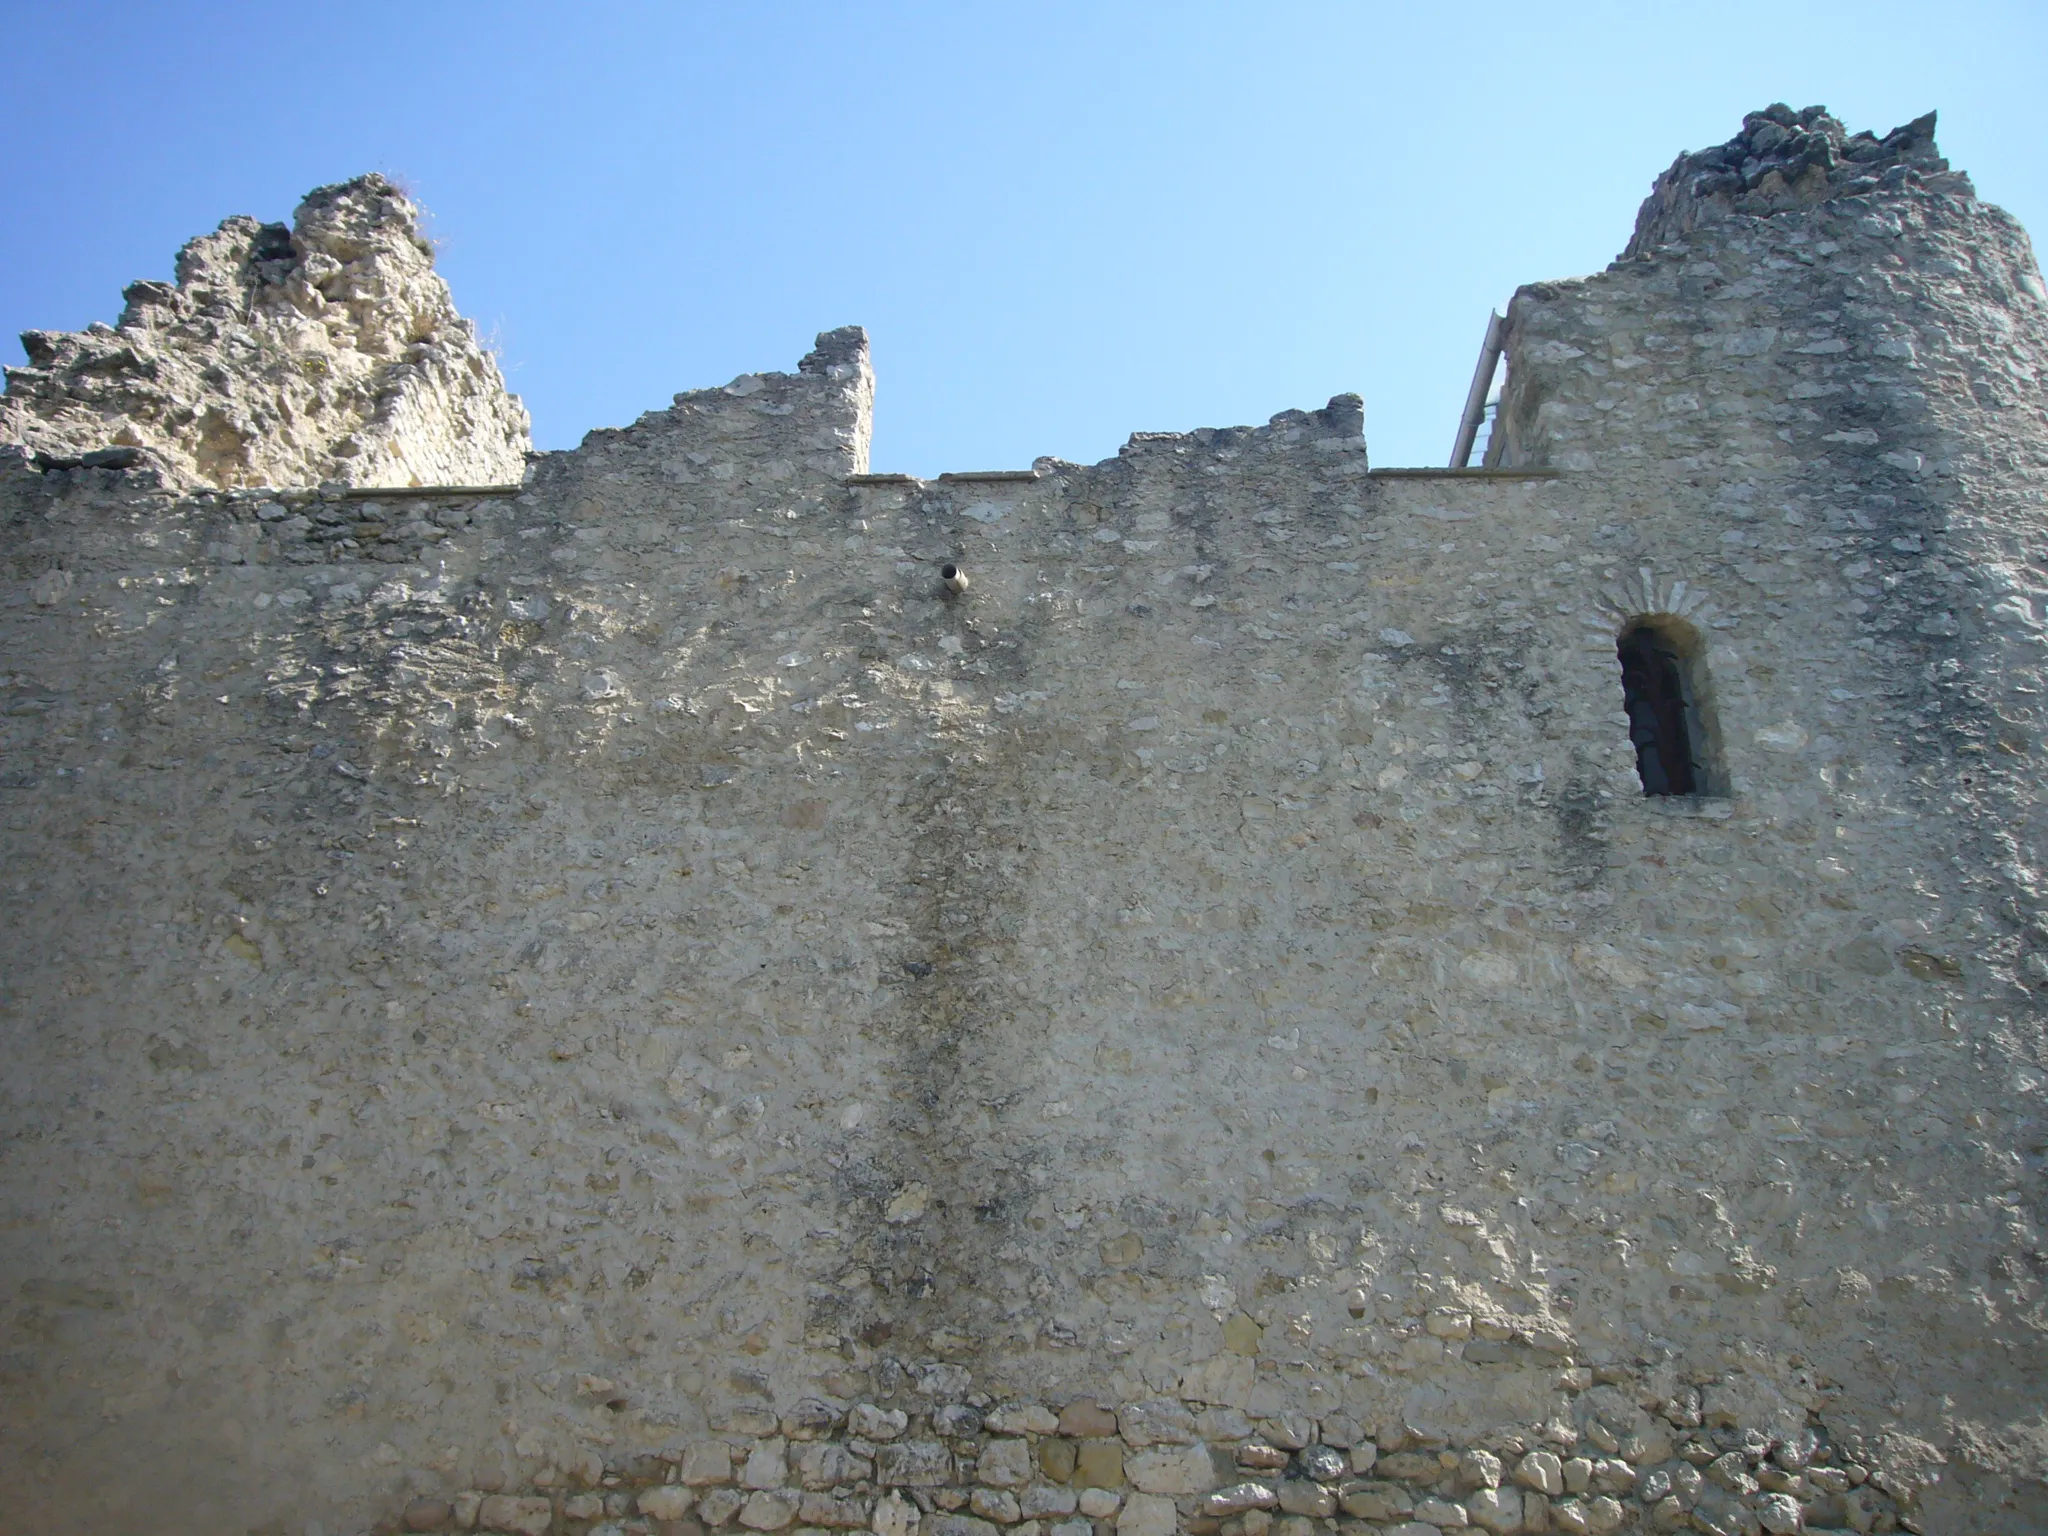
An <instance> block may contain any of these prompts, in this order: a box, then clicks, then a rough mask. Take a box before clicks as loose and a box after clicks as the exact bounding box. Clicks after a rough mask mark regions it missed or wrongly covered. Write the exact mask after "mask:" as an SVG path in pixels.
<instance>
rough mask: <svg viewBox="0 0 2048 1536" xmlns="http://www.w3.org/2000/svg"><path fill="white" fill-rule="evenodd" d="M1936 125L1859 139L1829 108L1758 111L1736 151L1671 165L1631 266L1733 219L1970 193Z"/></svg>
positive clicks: (1639, 229)
mask: <svg viewBox="0 0 2048 1536" xmlns="http://www.w3.org/2000/svg"><path fill="white" fill-rule="evenodd" d="M1934 119H1935V114H1934V113H1932V112H1929V113H1928V114H1927V115H1926V116H1925V117H1916V118H1914V119H1913V121H1911V122H1910V123H1907V124H1905V125H1903V126H1902V127H1898V128H1894V129H1893V130H1892V131H1891V132H1890V133H1888V134H1886V135H1884V137H1882V138H1879V137H1878V136H1877V135H1875V134H1873V133H1869V132H1864V133H1857V134H1850V133H1849V132H1847V130H1845V129H1844V128H1843V127H1842V125H1841V123H1839V122H1838V121H1836V120H1835V118H1834V117H1833V116H1832V115H1830V114H1829V112H1828V109H1827V108H1826V107H1808V108H1806V109H1805V110H1804V111H1801V112H1794V111H1793V110H1792V109H1791V108H1790V107H1788V106H1785V105H1784V104H1783V103H1773V104H1772V105H1770V106H1768V107H1766V108H1764V109H1763V111H1761V112H1752V113H1750V114H1749V115H1748V116H1746V117H1745V118H1743V120H1742V132H1740V133H1738V134H1737V135H1735V137H1734V138H1732V139H1730V140H1729V141H1728V142H1727V143H1725V144H1717V145H1715V146H1714V147H1713V148H1712V149H1702V150H1696V151H1694V152H1692V153H1689V154H1683V155H1680V156H1679V157H1678V158H1677V159H1676V160H1674V161H1672V162H1671V168H1670V169H1669V170H1667V171H1666V172H1664V174H1663V175H1661V176H1659V177H1658V178H1657V180H1656V183H1655V184H1654V185H1653V186H1652V187H1651V189H1650V195H1649V196H1648V197H1647V198H1645V199H1643V206H1642V208H1641V209H1640V210H1639V211H1638V212H1637V214H1636V228H1635V233H1634V235H1633V236H1632V237H1631V238H1630V240H1629V243H1628V246H1627V248H1626V249H1625V250H1624V251H1623V252H1622V257H1623V258H1624V259H1626V258H1628V257H1631V256H1640V255H1644V254H1647V253H1648V252H1650V251H1654V250H1655V249H1656V248H1657V247H1658V246H1660V245H1669V244H1671V243H1672V242H1673V241H1677V240H1682V239H1684V238H1685V236H1686V235H1688V234H1690V233H1691V232H1692V231H1693V230H1694V229H1696V228H1698V227H1699V226H1700V225H1701V224H1703V223H1712V222H1715V221H1717V220H1720V219H1722V218H1725V217H1727V216H1728V215H1729V214H1730V213H1744V214H1753V215H1759V216H1768V215H1771V214H1776V213H1789V212H1792V211H1794V210H1796V209H1802V208H1810V207H1812V206H1814V205H1815V204H1816V203H1823V202H1827V201H1829V200H1830V199H1832V198H1837V197H1854V196H1859V195H1862V194H1867V193H1870V192H1874V191H1877V190H1878V189H1880V188H1882V189H1884V190H1886V191H1897V190H1900V189H1902V188H1905V187H1907V186H1923V185H1924V186H1926V187H1928V188H1929V189H1930V190H1932V191H1937V192H1960V193H1970V192H1971V191H1972V188H1971V186H1970V179H1969V177H1967V176H1965V175H1963V174H1962V173H1961V172H1959V171H1951V170H1949V167H1948V162H1947V161H1946V160H1944V159H1942V158H1941V151H1940V150H1939V149H1937V148H1936V147H1935V143H1934Z"/></svg>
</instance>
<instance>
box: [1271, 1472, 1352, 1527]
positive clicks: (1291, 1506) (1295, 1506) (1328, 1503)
mask: <svg viewBox="0 0 2048 1536" xmlns="http://www.w3.org/2000/svg"><path fill="white" fill-rule="evenodd" d="M1276 1491H1277V1492H1278V1494H1279V1496H1280V1508H1281V1509H1283V1510H1285V1511H1286V1512H1287V1513H1288V1514H1290V1515H1302V1516H1305V1517H1307V1518H1308V1519H1311V1520H1327V1519H1328V1518H1329V1517H1330V1516H1332V1515H1334V1514H1336V1513H1337V1495H1336V1494H1335V1493H1333V1492H1331V1491H1330V1490H1329V1489H1328V1488H1325V1487H1323V1486H1322V1484H1320V1483H1311V1482H1307V1481H1305V1480H1303V1479H1301V1478H1298V1477H1290V1478H1287V1479H1285V1480H1283V1481H1282V1482H1281V1483H1279V1484H1278V1485H1277V1488H1276Z"/></svg>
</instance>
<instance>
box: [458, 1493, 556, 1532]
mask: <svg viewBox="0 0 2048 1536" xmlns="http://www.w3.org/2000/svg"><path fill="white" fill-rule="evenodd" d="M554 1523H555V1506H554V1505H553V1504H552V1503H550V1502H549V1501H548V1500H546V1499H532V1498H519V1497H516V1496H514V1495H511V1494H503V1493H494V1494H492V1495H491V1496H490V1497H489V1498H487V1499H485V1500H484V1501H483V1507H482V1508H481V1509H479V1510H478V1511H477V1524H478V1526H480V1527H481V1528H482V1529H484V1530H486V1531H502V1532H506V1533H508V1536H547V1530H548V1527H549V1526H551V1525H553V1524H554Z"/></svg>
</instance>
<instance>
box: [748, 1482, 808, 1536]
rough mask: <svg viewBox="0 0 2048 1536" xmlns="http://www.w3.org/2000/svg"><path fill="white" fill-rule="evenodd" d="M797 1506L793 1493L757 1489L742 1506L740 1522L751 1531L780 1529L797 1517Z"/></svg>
mask: <svg viewBox="0 0 2048 1536" xmlns="http://www.w3.org/2000/svg"><path fill="white" fill-rule="evenodd" d="M796 1507H797V1496H796V1495H795V1494H793V1493H783V1492H770V1491H768V1490H766V1489H761V1490H757V1491H756V1492H753V1493H750V1494H748V1495H747V1502H746V1503H745V1504H743V1505H741V1506H740V1517H739V1518H740V1524H741V1525H744V1526H745V1527H746V1528H747V1529H748V1530H750V1531H779V1530H781V1529H782V1528H783V1527H784V1526H785V1525H788V1524H789V1523H790V1522H791V1521H792V1520H794V1519H795V1518H796Z"/></svg>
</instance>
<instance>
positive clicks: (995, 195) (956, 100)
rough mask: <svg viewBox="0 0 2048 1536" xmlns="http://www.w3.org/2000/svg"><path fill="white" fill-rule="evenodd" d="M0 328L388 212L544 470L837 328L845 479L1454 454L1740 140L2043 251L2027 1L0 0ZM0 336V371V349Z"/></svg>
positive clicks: (2044, 82)
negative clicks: (1761, 115)
mask: <svg viewBox="0 0 2048 1536" xmlns="http://www.w3.org/2000/svg"><path fill="white" fill-rule="evenodd" d="M0 60H4V61H5V76H4V81H5V83H4V84H0V101H4V102H5V104H6V108H7V112H6V121H7V123H8V134H7V149H6V152H5V153H4V154H0V231H4V239H0V333H7V334H11V333H13V332H16V331H20V330H22V329H25V328H29V327H39V328H61V329H77V328H79V327H82V326H84V325H85V324H87V323H88V322H90V321H92V320H95V319H103V320H109V321H111V320H113V319H114V318H115V317H116V316H117V315H118V313H119V310H120V307H121V301H120V289H121V287H122V285H123V284H125V283H127V282H129V281H131V280H132V279H134V278H137V277H168V276H169V275H170V269H171V258H172V255H173V253H174V252H175V251H176V249H177V247H178V246H179V244H181V243H182V242H183V241H184V240H185V239H187V238H188V237H190V236H192V235H194V234H198V233H200V232H201V231H203V230H206V229H210V228H212V227H213V225H215V224H216V223H218V222H219V221H220V220H221V219H222V218H225V217H226V216H228V215H229V214H233V213H253V214H256V215H258V216H260V217H263V218H266V219H284V218H289V217H290V214H291V210H292V208H293V206H294V205H295V204H296V202H297V201H298V198H299V197H300V196H301V195H302V194H303V193H304V192H305V191H307V190H308V189H309V188H311V187H314V186H316V185H319V184H321V183H324V182H331V181H338V180H342V179H345V178H346V177H348V176H351V175H354V174H356V173H358V172H361V171H366V170H380V171H383V172H385V173H386V174H388V175H392V176H394V177H395V178H397V179H398V180H400V181H401V182H402V183H404V184H405V185H406V186H407V187H408V188H410V189H411V190H412V191H413V193H414V195H415V196H416V197H417V198H418V199H419V200H420V201H421V202H422V203H424V204H425V205H426V207H427V208H428V209H429V210H430V212H431V216H432V230H433V233H434V234H435V236H436V238H437V239H438V240H439V242H440V258H439V259H440V264H441V270H442V271H443V273H444V274H445V275H446V276H447V278H448V280H449V282H450V283H451V284H452V285H453V287H454V290H455V298H456V302H457V304H458V305H460V307H461V308H462V309H463V311H464V312H465V313H467V314H469V315H471V316H472V317H474V318H475V319H476V321H477V322H478V324H479V326H480V327H481V328H482V330H483V331H484V332H485V333H486V334H487V335H488V336H490V337H491V338H492V339H493V340H494V342H495V344H496V346H497V348H498V350H499V352H500V355H501V357H502V359H503V362H504V365H505V369H506V372H507V375H508V377H509V379H510V381H511V384H512V387H513V388H514V389H515V390H517V391H518V392H519V393H520V394H521V395H523V396H524V397H525V399H526V402H527V405H528V406H529V408H530V409H531V410H532V412H533V419H534V433H535V437H536V439H537V441H538V443H539V445H540V446H541V447H544V448H559V447H568V446H572V445H573V444H574V443H575V442H576V441H577V439H578V438H579V437H580V436H581V435H582V434H583V433H584V432H585V431H587V430H588V429H590V428H592V427H598V426H611V425H620V424H623V423H625V422H628V421H630V420H632V419H633V417H635V416H637V415H638V414H639V413H640V412H642V411H645V410H649V409H652V408H655V407H659V406H664V405H666V404H667V403H668V400H669V397H670V396H671V395H672V394H673V393H675V392H676V391H677V390H682V389H694V388H701V387H704V386H707V385H712V384H720V383H723V382H725V381H726V380H728V379H730V378H731V377H732V376H733V375H735V374H737V373H742V372H748V371H756V370H765V369H771V368H783V369H787V368H790V367H793V366H794V365H795V362H796V360H797V358H798V357H799V356H801V355H802V354H803V352H804V351H805V350H807V348H808V347H809V345H810V340H811V337H812V336H813V334H814V333H816V332H817V331H819V330H822V329H826V328H829V327H832V326H837V325H845V324H849V323H858V324H861V325H865V326H866V327H867V328H868V330H869V332H870V334H871V335H872V336H873V338H874V348H875V364H876V368H877V371H878V373H879V375H880V390H879V398H878V405H877V423H876V432H875V467H876V468H877V469H878V470H881V469H886V470H908V471H911V472H914V473H919V474H935V473H937V472H938V471H940V470H943V469H998V468H1017V467H1022V466H1025V465H1028V464H1029V463H1030V462H1031V460H1032V459H1033V458H1035V457H1036V456H1038V455H1040V454H1045V453H1051V454H1057V455H1059V456H1060V457H1063V458H1068V459H1077V460H1083V461H1088V460H1094V459H1099V458H1103V457H1107V456H1109V455H1111V454H1113V453H1115V451H1116V449H1117V446H1118V444H1119V443H1121V442H1122V441H1123V439H1124V438H1125V436H1126V435H1127V434H1129V433H1130V432H1132V431H1134V430H1136V431H1160V430H1184V429H1187V428H1192V427H1197V426H1219V425H1230V424H1236V423H1246V422H1260V421H1264V420H1265V419H1266V418H1267V417H1268V416H1270V415H1271V414H1272V413H1273V412H1275V411H1278V410H1283V409H1286V408H1287V407H1289V406H1297V405H1298V406H1316V405H1320V404H1321V403H1322V402H1323V401H1324V400H1325V399H1326V398H1328V397H1329V396H1330V395H1331V394H1334V393H1337V392H1339V391H1342V390H1357V391H1359V392H1360V393H1362V394H1363V395H1364V396H1365V401H1366V434H1367V437H1368V439H1369V441H1370V447H1371V451H1372V457H1373V461H1374V462H1375V463H1377V464H1383V465H1398V464H1439V463H1442V462H1443V461H1444V460H1445V458H1446V457H1447V455H1448V453H1449V448H1450V440H1451V436H1452V433H1453V430H1454V429H1455V427H1456V424H1457V415H1458V409H1459V406H1460V405H1461V404H1462V402H1463V398H1464V392H1465V386H1466V383H1467V382H1468V380H1469V377H1470V374H1471V369H1472V364H1473V361H1474V357H1475V355H1476V353H1477V351H1478V347H1479V342H1480V337H1481V333H1482V331H1483V329H1484V327H1485V322H1486V314H1487V310H1488V309H1489V308H1490V307H1492V306H1496V305H1505V303H1506V301H1507V299H1508V297H1509V296H1510V295H1511V294H1512V293H1513V291H1514V289H1515V287H1516V285H1517V284H1519V283H1523V282H1529V281H1534V280H1537V279H1541V278H1546V277H1565V276H1571V275H1574V274H1578V273H1583V272H1588V271H1593V270H1597V269H1598V268H1600V267H1601V266H1604V265H1605V264H1606V263H1607V262H1608V261H1609V260H1611V259H1612V258H1613V256H1614V255H1615V253H1616V252H1617V251H1618V250H1619V249H1620V248H1621V246H1622V244H1623V243H1624V242H1625V240H1626V239H1627V237H1628V233H1629V229H1630V227H1631V225H1632V223H1633V220H1634V216H1635V209H1636V205H1637V203H1638V202H1639V201H1640V200H1641V198H1642V196H1643V194H1644V193H1645V191H1647V189H1648V187H1649V184H1650V181H1651V178H1652V177H1653V176H1654V175H1655V174H1656V173H1657V172H1658V171H1659V170H1661V169H1662V168H1663V167H1665V166H1666V165H1668V164H1669V163H1670V162H1671V160H1672V158H1673V156H1674V155H1676V154H1677V153H1678V152H1679V151H1680V150H1682V149H1687V148H1699V147H1702V146H1704V145H1707V144H1714V143H1719V142H1721V141H1722V140H1724V139H1726V138H1728V137H1729V136H1730V135H1731V134H1732V133H1733V132H1734V131H1735V130H1736V129H1737V128H1738V127H1739V126H1740V123H1741V118H1742V114H1743V113H1744V112H1745V111H1749V110H1753V109H1755V108H1758V107H1762V106H1764V105H1766V104H1768V103H1769V102H1772V101H1778V100H1782V101H1786V102H1788V103H1790V104H1791V105H1792V106H1794V107H1800V106H1805V105H1808V104H1810V103H1814V102H1824V103H1826V104H1827V105H1828V106H1829V107H1831V108H1832V109H1833V110H1834V111H1835V113H1836V115H1837V116H1839V117H1840V118H1842V120H1843V121H1844V122H1845V123H1846V124H1847V125H1848V126H1849V128H1850V129H1851V130H1852V131H1853V130H1856V129H1860V128H1871V129H1875V130H1877V131H1879V132H1883V131H1885V130H1887V129H1889V128H1891V127H1893V126H1894V125H1896V124H1898V123H1901V122H1904V121H1906V120H1907V119H1908V118H1911V117H1914V116H1917V115H1918V114H1920V113H1922V112H1924V111H1926V110H1928V109H1929V108H1930V107H1938V108H1939V109H1940V111H1941V130H1940V138H1941V144H1942V147H1943V149H1944V151H1945V152H1946V153H1947V154H1948V156H1949V157H1950V159H1951V160H1952V161H1953V162H1954V163H1955V164H1956V165H1957V166H1958V167H1959V168H1961V169H1964V170H1967V171H1969V172H1970V173H1971V174H1972V175H1973V176H1974V177H1975V178H1976V182H1977V186H1978V190H1979V191H1980V193H1982V195H1984V196H1985V197H1987V198H1989V199H1991V200H1992V201H1994V202H1998V203H2001V204H2003V205H2004V206H2005V207H2007V208H2009V209H2011V210H2012V211H2013V212H2014V213H2015V214H2017V215H2018V216H2019V217H2020V218H2021V219H2022V220H2024V221H2026V222H2027V223H2028V224H2029V225H2030V226H2031V227H2032V228H2033V230H2034V231H2035V233H2036V235H2037V236H2044V235H2048V171H2044V168H2043V163H2042V162H2043V152H2044V150H2048V3H2044V0H2018V3H2004V4H2000V3H1971V0H1948V3H1945V4H1942V5H1929V4H1927V3H1925V0H1917V3H1911V4H1904V3H1893V0H1859V3H1858V4H1855V5H1851V6H1836V5H1826V6H1811V5H1761V6H1759V5H1752V6H1727V5H1672V4H1666V3H1660V0H1634V3H1630V4H1613V5H1610V4H1594V3H1586V4H1561V3H1556V0H1550V3H1544V0H1521V3H1517V4H1512V5H1494V4H1474V3H1469V0H1461V3H1451V4H1442V5H1433V6H1432V5H1419V4H1415V3H1412V0H1410V3H1406V4H1387V5H1380V4H1364V3H1359V4H1348V5H1342V4H1287V3H1278V0H1266V3H1261V4H1244V3H1241V4H1237V5H1229V6H1225V5H1205V4H1196V3H1186V4H1119V3H1115V0H1093V3H1082V4H1069V3H1064V0H1035V3H1033V4H1030V5H999V4H992V3H987V0H974V3H966V0H955V3H951V4H928V5H918V4H895V3H873V4H854V3H837V4H825V3H819V4H778V3H758V4H732V3H725V4H719V5H702V4H692V3H684V0H672V3H665V4H646V5H632V4H617V3H609V0H585V3H581V4H577V5H543V4H537V3H520V0H496V3H491V4H458V3H445V4H441V3H434V0H403V3H388V0H349V3H346V4H338V5H318V6H316V5H294V4H284V5H279V4H275V3H271V4H262V5H257V4H208V3H203V0H180V3H177V4H165V3H161V0H104V3H69V4H66V3H58V0H4V3H0ZM19 360H20V358H19V353H18V352H16V351H13V350H10V352H9V354H8V361H10V362H18V361H19Z"/></svg>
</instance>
